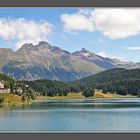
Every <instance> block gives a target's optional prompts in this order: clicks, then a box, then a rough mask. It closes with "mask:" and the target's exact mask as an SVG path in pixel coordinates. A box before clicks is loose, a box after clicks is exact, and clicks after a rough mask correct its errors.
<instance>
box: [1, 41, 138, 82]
mask: <svg viewBox="0 0 140 140" xmlns="http://www.w3.org/2000/svg"><path fill="white" fill-rule="evenodd" d="M1 54H2V55H1ZM0 58H1V60H4V61H1V63H2V62H3V63H2V64H1V72H3V73H5V74H8V75H11V76H12V77H13V78H15V79H17V80H37V79H50V80H58V81H73V80H76V79H80V78H83V77H86V76H89V75H92V74H96V73H98V72H100V71H104V70H107V69H112V68H116V67H125V68H126V67H127V68H129V66H130V67H131V68H133V67H134V68H136V67H140V64H136V63H131V65H130V64H129V63H126V62H122V61H120V60H117V59H110V58H104V57H101V56H99V55H96V54H95V53H93V52H90V51H88V50H86V49H84V48H82V50H81V51H76V52H73V53H70V52H68V51H66V50H62V49H60V48H59V47H56V46H51V45H50V44H49V43H47V42H44V41H42V42H39V44H38V45H33V44H29V43H26V44H24V45H23V46H22V47H21V48H20V49H19V50H17V51H16V52H14V51H12V50H10V49H7V51H5V53H3V49H0Z"/></svg>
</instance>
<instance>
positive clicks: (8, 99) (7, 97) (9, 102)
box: [0, 94, 32, 107]
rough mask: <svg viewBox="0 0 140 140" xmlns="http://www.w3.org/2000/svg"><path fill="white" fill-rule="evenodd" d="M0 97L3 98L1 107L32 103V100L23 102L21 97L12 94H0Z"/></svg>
mask: <svg viewBox="0 0 140 140" xmlns="http://www.w3.org/2000/svg"><path fill="white" fill-rule="evenodd" d="M0 96H1V97H3V98H4V101H3V102H2V103H1V104H2V105H3V106H9V107H11V106H18V105H22V104H27V103H31V102H32V100H29V101H28V102H23V101H22V99H21V96H18V95H13V94H1V95H0Z"/></svg>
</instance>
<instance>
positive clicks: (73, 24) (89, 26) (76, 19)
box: [61, 13, 94, 32]
mask: <svg viewBox="0 0 140 140" xmlns="http://www.w3.org/2000/svg"><path fill="white" fill-rule="evenodd" d="M61 21H62V22H63V23H64V29H65V30H69V31H73V30H79V31H89V32H92V31H94V26H93V22H92V21H91V20H90V18H89V17H87V16H85V15H84V14H80V13H76V14H63V15H62V16H61Z"/></svg>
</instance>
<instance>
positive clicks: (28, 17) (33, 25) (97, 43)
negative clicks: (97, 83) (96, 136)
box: [0, 8, 140, 62]
mask: <svg viewBox="0 0 140 140" xmlns="http://www.w3.org/2000/svg"><path fill="white" fill-rule="evenodd" d="M40 41H47V42H49V43H50V44H51V45H53V46H58V47H60V48H61V49H64V50H67V51H69V52H74V51H79V50H81V49H82V48H86V49H87V50H90V51H92V52H94V53H96V54H98V55H101V56H103V57H109V58H117V59H120V60H123V61H133V62H140V8H0V48H12V49H13V50H15V51H16V50H18V49H19V48H20V47H21V46H22V45H23V44H25V43H33V44H34V45H36V44H38V43H39V42H40Z"/></svg>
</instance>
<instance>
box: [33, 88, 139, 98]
mask: <svg viewBox="0 0 140 140" xmlns="http://www.w3.org/2000/svg"><path fill="white" fill-rule="evenodd" d="M136 97H137V96H133V95H126V96H124V95H118V94H111V93H107V94H104V93H102V91H100V90H96V91H95V94H94V96H93V97H88V98H93V99H94V98H136ZM84 98H86V97H84V96H83V95H82V94H81V93H69V94H68V95H67V96H54V97H48V96H38V97H37V98H36V100H47V99H84Z"/></svg>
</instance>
